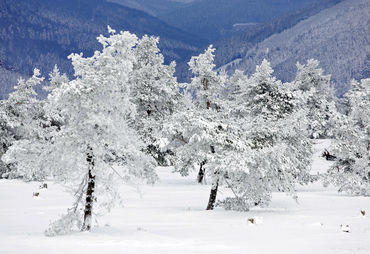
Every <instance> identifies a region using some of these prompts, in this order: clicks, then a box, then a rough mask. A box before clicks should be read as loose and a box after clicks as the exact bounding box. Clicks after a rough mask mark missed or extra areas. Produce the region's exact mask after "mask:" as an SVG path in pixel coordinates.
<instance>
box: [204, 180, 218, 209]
mask: <svg viewBox="0 0 370 254" xmlns="http://www.w3.org/2000/svg"><path fill="white" fill-rule="evenodd" d="M217 190H218V180H217V181H216V184H215V185H213V186H212V189H211V194H210V195H209V200H208V205H207V208H206V210H213V208H214V207H215V202H216V197H217Z"/></svg>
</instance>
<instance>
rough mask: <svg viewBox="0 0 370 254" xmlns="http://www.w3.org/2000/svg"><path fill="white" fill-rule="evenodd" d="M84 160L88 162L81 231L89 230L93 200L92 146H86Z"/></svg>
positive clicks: (93, 163) (93, 162)
mask: <svg viewBox="0 0 370 254" xmlns="http://www.w3.org/2000/svg"><path fill="white" fill-rule="evenodd" d="M86 155H87V157H86V161H87V163H88V168H89V173H88V179H87V190H86V202H85V212H84V222H83V225H82V231H89V230H90V229H91V221H92V208H93V202H94V190H95V176H93V174H92V170H93V169H94V166H95V161H94V155H93V152H92V148H91V147H89V148H88V152H87V154H86Z"/></svg>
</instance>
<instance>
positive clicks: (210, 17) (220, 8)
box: [159, 0, 320, 42]
mask: <svg viewBox="0 0 370 254" xmlns="http://www.w3.org/2000/svg"><path fill="white" fill-rule="evenodd" d="M318 1H320V0H202V1H195V2H192V3H190V4H188V5H187V6H185V7H183V8H179V9H176V10H174V11H173V12H170V13H165V14H162V15H159V18H161V19H162V20H164V21H165V22H167V23H168V24H171V25H173V26H175V27H178V28H180V29H182V30H184V31H187V32H191V33H194V34H196V35H198V36H199V37H200V38H204V39H206V40H208V41H209V42H212V41H215V40H217V39H220V38H222V37H225V36H228V35H230V33H231V32H232V30H233V25H235V24H237V25H238V24H251V23H252V24H253V23H265V22H268V21H272V20H274V19H276V18H279V17H281V16H282V15H285V14H288V13H291V12H294V11H296V10H299V9H301V8H304V7H306V6H308V5H310V4H312V3H315V2H318Z"/></svg>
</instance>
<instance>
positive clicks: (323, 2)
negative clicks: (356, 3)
mask: <svg viewBox="0 0 370 254" xmlns="http://www.w3.org/2000/svg"><path fill="white" fill-rule="evenodd" d="M342 1H343V0H320V1H318V2H317V3H314V4H312V5H309V6H307V7H305V8H303V9H301V10H298V11H295V12H293V13H289V14H287V15H284V16H282V17H281V18H278V19H274V20H273V21H271V22H267V23H255V24H250V25H237V26H234V28H233V33H232V35H231V36H229V37H226V38H224V39H222V40H219V41H217V42H215V43H214V45H215V47H216V49H217V51H216V59H215V62H216V66H222V65H224V64H226V63H229V62H231V61H232V60H235V59H237V58H240V57H242V56H243V55H245V54H246V52H247V51H248V50H249V49H251V48H252V47H253V46H255V45H256V44H257V43H259V42H261V41H263V40H264V39H266V38H268V37H270V36H271V35H273V34H276V33H280V32H282V31H284V30H286V29H289V28H291V27H293V26H295V25H296V24H298V23H299V22H300V21H302V20H305V19H307V18H309V17H311V16H313V15H315V14H317V13H319V12H320V11H322V10H324V9H326V8H330V7H332V6H333V5H335V4H338V3H340V2H342Z"/></svg>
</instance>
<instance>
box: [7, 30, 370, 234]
mask: <svg viewBox="0 0 370 254" xmlns="http://www.w3.org/2000/svg"><path fill="white" fill-rule="evenodd" d="M108 32H109V36H108V37H105V36H103V35H101V36H99V37H98V42H99V43H100V44H101V45H102V50H100V51H95V53H94V54H93V56H91V57H84V56H83V54H82V53H81V54H72V55H70V56H69V59H70V60H71V62H72V65H73V68H74V77H73V78H72V79H69V78H68V77H67V76H66V75H64V74H61V73H60V72H59V70H58V68H57V67H55V68H54V70H53V72H52V73H51V74H50V75H49V78H48V79H49V85H48V86H46V87H44V89H45V90H47V92H48V97H47V98H46V99H45V100H40V99H38V98H37V97H36V95H37V94H36V92H35V90H34V87H35V86H36V85H39V84H40V83H41V82H43V80H44V77H41V74H40V71H39V70H37V69H35V70H34V74H33V76H32V77H30V78H29V79H27V80H24V79H19V81H18V83H17V85H16V86H15V91H14V92H13V93H11V94H10V96H9V98H8V99H7V100H3V101H0V103H1V104H0V127H1V128H0V142H1V147H0V149H1V150H0V156H1V164H0V173H1V176H2V177H3V178H19V179H23V180H24V181H44V180H47V179H48V180H53V181H55V182H57V183H62V184H64V185H65V186H66V188H67V190H69V191H70V192H71V194H73V195H74V197H75V202H74V203H73V204H72V206H71V208H69V209H68V210H67V213H66V214H65V215H63V216H62V217H61V218H60V219H58V220H57V221H55V222H53V223H52V224H51V225H50V227H49V228H48V229H47V230H46V234H47V235H50V236H52V235H58V234H66V233H69V232H71V231H80V230H82V231H85V230H90V229H91V227H92V225H93V223H92V216H93V215H101V214H104V213H106V212H109V211H110V209H111V208H112V207H114V206H115V205H117V204H119V203H120V193H119V191H118V188H119V186H120V185H122V184H130V183H132V182H135V183H139V182H147V183H154V182H155V181H156V180H157V179H158V177H157V175H156V173H155V168H156V166H158V165H167V166H169V165H171V166H173V167H174V171H176V172H179V173H180V174H181V175H184V176H186V175H188V174H189V173H190V172H191V171H196V172H197V173H198V181H199V182H203V181H204V178H205V177H207V182H208V183H209V184H210V185H211V190H210V195H209V202H208V203H207V204H205V207H206V209H208V210H212V209H213V208H214V207H215V206H216V205H217V206H221V207H224V208H225V209H232V210H238V211H248V210H249V209H250V208H251V207H254V206H264V205H267V204H268V203H269V202H270V200H271V194H272V192H274V191H280V192H285V193H287V194H289V195H290V196H292V197H293V198H295V199H296V198H297V194H296V191H295V188H296V185H297V184H307V183H309V182H312V181H315V180H317V179H318V176H317V175H312V174H311V173H310V167H311V160H312V154H313V149H312V145H313V142H314V139H317V138H332V139H334V141H333V146H332V148H331V150H330V153H332V154H334V155H335V157H336V159H335V162H334V164H333V166H332V167H331V168H330V169H329V171H328V173H327V174H325V176H323V179H324V182H325V183H326V184H329V183H332V184H335V185H336V186H338V188H339V191H346V192H348V193H350V194H355V195H369V194H370V169H369V165H370V164H369V163H370V155H369V153H370V143H369V141H370V138H369V133H370V120H369V116H370V114H369V113H370V112H369V111H370V79H365V80H362V81H361V82H356V81H353V82H352V84H351V87H352V88H351V90H350V91H349V92H348V93H347V94H346V95H345V96H344V98H342V99H338V98H336V97H335V96H334V91H333V88H332V85H331V81H330V76H329V75H324V74H323V70H322V69H320V68H319V67H318V66H319V63H318V61H315V60H309V61H307V63H306V64H303V65H302V64H297V75H296V78H295V80H294V81H292V82H290V83H282V82H281V81H280V80H277V79H276V78H275V77H274V76H273V69H272V68H271V66H270V64H269V62H268V61H267V60H264V61H262V63H261V64H260V65H258V66H257V67H256V71H255V73H254V74H253V75H251V76H250V77H248V76H246V75H245V74H244V73H243V72H242V71H236V72H235V73H234V74H233V75H227V74H226V73H225V72H222V71H221V72H218V71H216V70H215V64H214V52H215V49H214V48H213V47H212V46H210V47H209V48H208V49H207V50H205V51H204V53H203V54H200V55H199V56H195V57H192V58H191V60H190V61H189V63H188V64H189V69H190V71H191V72H192V73H193V78H192V79H191V81H190V82H189V83H178V82H177V80H176V78H175V77H174V72H175V65H176V64H175V63H174V62H172V63H170V64H168V65H167V64H165V63H164V57H163V55H162V54H161V53H160V51H159V49H158V43H159V38H157V37H149V36H143V37H142V38H138V37H137V36H136V35H134V34H131V33H129V32H120V33H116V31H114V30H113V29H111V28H110V27H108ZM220 186H223V187H224V188H227V189H230V191H231V193H233V195H232V196H230V197H227V198H225V199H223V200H219V201H217V192H218V189H219V187H220Z"/></svg>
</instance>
